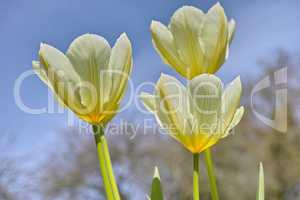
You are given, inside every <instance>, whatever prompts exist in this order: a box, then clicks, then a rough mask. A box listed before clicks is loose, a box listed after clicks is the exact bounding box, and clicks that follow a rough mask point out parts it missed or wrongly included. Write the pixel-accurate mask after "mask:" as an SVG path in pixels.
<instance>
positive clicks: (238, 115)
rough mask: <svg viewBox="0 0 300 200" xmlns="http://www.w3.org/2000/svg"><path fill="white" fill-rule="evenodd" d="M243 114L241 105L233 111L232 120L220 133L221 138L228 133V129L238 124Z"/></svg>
mask: <svg viewBox="0 0 300 200" xmlns="http://www.w3.org/2000/svg"><path fill="white" fill-rule="evenodd" d="M243 115H244V107H243V106H241V107H239V108H238V109H237V111H236V112H235V114H234V116H233V119H232V121H231V122H230V124H229V126H228V127H227V129H226V131H225V132H224V134H223V135H222V138H224V137H226V136H228V135H229V133H230V131H231V130H232V129H233V128H234V127H235V126H236V125H238V123H239V122H240V121H241V119H242V117H243Z"/></svg>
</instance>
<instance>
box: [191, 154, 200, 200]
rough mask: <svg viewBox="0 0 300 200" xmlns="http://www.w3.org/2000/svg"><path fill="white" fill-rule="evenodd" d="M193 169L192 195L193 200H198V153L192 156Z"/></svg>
mask: <svg viewBox="0 0 300 200" xmlns="http://www.w3.org/2000/svg"><path fill="white" fill-rule="evenodd" d="M193 160H194V169H193V192H194V193H193V194H194V200H200V192H199V153H195V154H194V155H193Z"/></svg>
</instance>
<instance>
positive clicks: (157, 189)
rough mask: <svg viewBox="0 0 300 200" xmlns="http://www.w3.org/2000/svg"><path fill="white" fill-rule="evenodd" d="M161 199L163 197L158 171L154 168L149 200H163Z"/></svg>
mask: <svg viewBox="0 0 300 200" xmlns="http://www.w3.org/2000/svg"><path fill="white" fill-rule="evenodd" d="M163 199H164V197H163V192H162V186H161V182H160V176H159V171H158V168H157V167H155V170H154V176H153V180H152V185H151V200H163Z"/></svg>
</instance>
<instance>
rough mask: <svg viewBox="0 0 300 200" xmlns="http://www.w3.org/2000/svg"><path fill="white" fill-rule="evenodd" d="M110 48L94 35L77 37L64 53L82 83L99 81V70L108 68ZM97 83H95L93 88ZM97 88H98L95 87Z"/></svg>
mask: <svg viewBox="0 0 300 200" xmlns="http://www.w3.org/2000/svg"><path fill="white" fill-rule="evenodd" d="M110 51H111V48H110V46H109V44H108V43H107V41H106V40H105V39H104V38H103V37H101V36H99V35H95V34H84V35H81V36H79V37H77V38H76V39H75V40H74V41H73V42H72V43H71V45H70V46H69V49H68V51H67V53H66V55H67V57H68V58H69V59H70V61H71V63H72V65H73V66H74V69H75V70H76V72H77V73H78V74H80V77H81V78H82V79H83V80H84V81H89V82H91V83H93V84H94V83H95V81H96V82H97V81H99V80H98V77H99V76H100V70H101V69H107V68H108V61H109V57H110ZM97 84H98V85H99V83H95V86H97ZM97 87H98V86H97Z"/></svg>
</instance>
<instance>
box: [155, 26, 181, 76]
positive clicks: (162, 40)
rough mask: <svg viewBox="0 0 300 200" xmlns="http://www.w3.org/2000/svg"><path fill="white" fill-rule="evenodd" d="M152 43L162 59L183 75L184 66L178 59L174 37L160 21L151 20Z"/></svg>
mask: <svg viewBox="0 0 300 200" xmlns="http://www.w3.org/2000/svg"><path fill="white" fill-rule="evenodd" d="M150 29H151V33H152V43H153V46H154V48H155V49H156V51H157V52H158V54H159V55H160V57H161V58H162V59H163V61H164V62H165V63H166V64H167V65H170V66H172V67H174V68H175V70H176V71H177V72H178V73H179V74H181V75H182V76H185V74H186V67H185V65H184V64H183V63H182V61H181V60H180V58H179V56H178V54H177V50H176V46H175V44H174V38H173V35H172V33H171V32H170V31H169V29H168V28H167V27H166V26H165V25H163V24H162V23H160V22H157V21H152V23H151V28H150Z"/></svg>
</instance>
